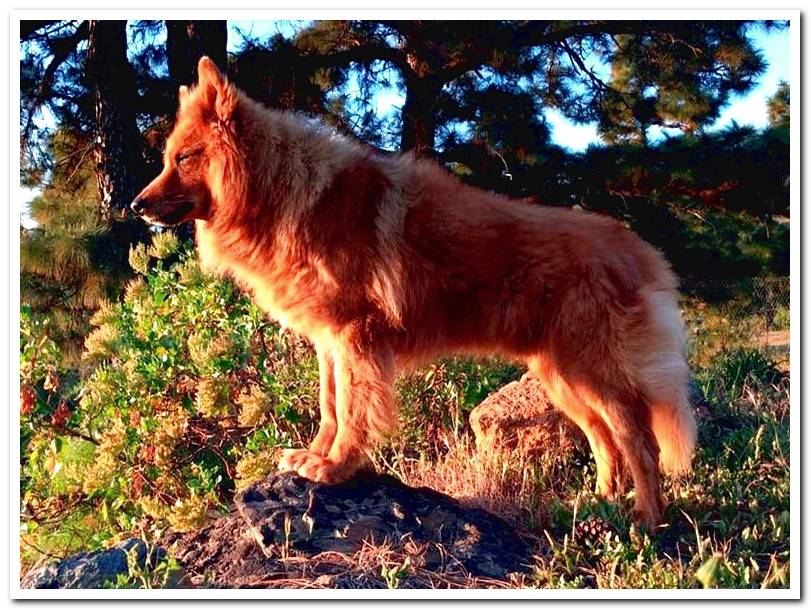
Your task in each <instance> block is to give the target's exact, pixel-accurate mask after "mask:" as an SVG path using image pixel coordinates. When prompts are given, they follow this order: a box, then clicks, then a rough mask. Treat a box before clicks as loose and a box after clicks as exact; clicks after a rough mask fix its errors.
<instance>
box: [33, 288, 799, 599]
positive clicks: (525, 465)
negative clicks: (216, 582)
mask: <svg viewBox="0 0 811 610" xmlns="http://www.w3.org/2000/svg"><path fill="white" fill-rule="evenodd" d="M726 316H728V312H724V311H723V310H722V309H721V308H718V307H715V306H706V305H705V306H700V305H696V304H695V303H688V304H687V306H686V318H687V319H688V323H689V324H690V327H691V328H692V329H693V334H692V337H691V338H692V344H693V349H692V351H691V356H690V357H691V365H692V369H693V372H694V385H695V388H694V389H695V391H696V395H697V397H698V398H699V399H700V400H698V403H699V404H698V405H697V412H698V416H699V449H698V453H697V455H696V459H695V462H694V469H693V472H692V473H691V474H689V475H687V476H684V477H681V478H678V479H667V480H665V482H664V493H665V496H666V498H667V500H668V501H669V502H670V505H669V507H668V509H667V512H666V515H665V522H666V525H664V526H662V527H660V528H659V529H658V530H657V531H656V532H652V533H646V532H643V531H639V530H637V529H635V528H634V526H633V525H632V523H631V521H630V519H629V513H630V508H631V506H632V504H633V492H628V494H626V495H625V496H624V497H622V498H620V500H619V501H618V502H617V503H615V504H612V503H608V502H606V501H605V500H603V499H601V498H599V497H597V496H596V495H595V494H594V493H593V490H594V488H595V467H594V463H593V460H592V458H591V455H590V454H589V453H588V452H586V451H579V452H578V451H577V450H575V451H574V453H573V454H570V455H566V456H564V455H562V454H561V453H560V451H558V450H557V449H556V448H555V447H551V448H550V451H549V452H547V453H546V454H545V455H544V456H542V457H541V458H537V459H532V460H528V459H526V458H524V457H522V456H520V455H498V454H492V453H488V454H487V455H482V454H481V453H479V452H478V451H477V450H476V447H475V442H474V440H473V437H472V433H471V431H470V428H469V427H468V424H467V421H468V415H469V412H470V410H471V409H472V408H474V407H475V406H476V405H477V404H478V403H479V402H481V400H482V399H483V398H484V397H485V396H487V395H488V394H489V393H491V392H493V391H495V390H497V389H498V388H499V387H501V386H502V385H504V384H505V383H507V382H509V381H512V380H514V379H517V378H518V377H519V376H520V375H521V373H522V371H521V370H520V369H519V368H516V367H515V366H513V365H511V364H508V363H504V362H501V361H499V360H493V359H491V360H486V361H483V362H473V361H470V360H464V359H454V360H448V361H444V362H441V363H438V364H436V365H433V366H430V367H428V368H426V369H424V370H422V371H419V372H417V373H413V374H411V375H408V376H407V377H404V378H403V379H401V380H400V381H399V383H398V392H399V395H400V399H401V403H402V404H403V410H402V417H401V429H400V432H399V433H398V434H397V435H396V436H395V437H394V438H393V439H392V440H391V442H390V443H389V444H388V445H387V446H385V447H383V448H381V449H380V450H379V451H378V452H377V454H376V455H375V456H374V462H375V465H376V466H377V468H378V469H379V470H381V471H388V472H391V473H393V474H395V475H397V476H399V477H400V478H401V479H402V480H404V481H405V482H406V483H408V484H410V485H426V486H429V487H432V488H434V489H437V490H439V491H441V492H444V493H447V494H449V495H451V496H453V497H455V498H457V499H459V500H460V501H461V502H463V503H465V504H467V505H469V506H474V507H481V508H484V509H486V510H489V511H490V512H492V513H494V514H496V515H499V516H500V517H502V518H504V519H506V520H507V521H508V522H510V523H511V524H512V525H513V526H514V527H515V528H516V530H518V531H519V532H521V533H522V534H523V535H524V536H526V537H527V538H528V539H530V540H532V541H534V544H535V547H534V557H533V559H532V565H531V566H530V570H529V571H528V572H527V573H526V574H523V575H514V576H512V577H511V578H509V579H505V580H494V579H482V578H475V577H473V576H471V575H470V574H468V573H466V572H465V570H464V569H463V568H462V567H461V564H459V563H458V562H455V561H454V560H453V557H452V556H450V555H448V553H447V552H446V551H445V550H443V549H441V548H438V547H436V545H434V546H433V547H432V546H431V545H422V546H416V545H411V546H409V545H405V546H403V547H395V546H393V545H391V544H389V543H387V542H384V543H382V544H372V543H367V544H365V545H364V546H363V547H362V548H361V549H359V550H358V551H357V552H355V553H353V554H341V553H322V554H320V555H317V556H314V557H306V556H301V555H296V554H295V553H292V554H290V555H289V556H285V557H284V560H283V564H284V565H283V566H282V569H280V572H279V574H280V575H279V577H278V578H274V579H272V581H268V582H262V583H252V586H262V587H273V588H275V587H303V588H323V587H357V588H413V587H419V588H480V587H486V588H516V587H538V588H550V587H555V588H559V587H566V588H586V587H588V588H593V587H611V588H622V587H628V588H688V587H724V588H730V587H732V588H741V587H742V588H761V587H763V588H768V587H788V586H789V584H790V583H789V568H790V562H791V557H790V554H789V540H790V534H791V532H790V518H789V496H790V486H789V479H790V477H789V474H790V472H789V456H790V449H789V426H790V417H789V395H790V394H789V378H788V375H787V374H786V373H784V372H782V370H781V368H779V367H777V366H776V365H775V362H774V361H773V359H772V357H771V355H770V353H769V352H768V351H767V350H766V349H763V348H762V347H761V346H758V345H756V346H755V347H753V346H752V335H751V333H749V331H748V330H747V329H748V326H746V324H742V325H740V326H738V325H735V324H732V325H730V323H729V319H728V317H726ZM724 329H726V332H724ZM730 329H734V332H730ZM81 457H82V456H81V455H78V454H77V458H76V459H77V460H79V459H80V458H81ZM103 518H104V516H103V515H101V516H95V515H80V514H76V515H75V519H76V523H75V527H76V528H81V527H84V526H85V525H86V522H90V521H93V522H96V521H98V519H102V520H103ZM72 527H73V525H72V524H71V523H66V524H65V527H64V528H62V530H60V531H62V533H63V535H64V536H67V537H68V538H70V537H71V529H72ZM25 539H26V535H25V534H24V535H23V540H24V541H25ZM51 542H52V543H53V545H54V546H58V545H60V544H65V545H67V546H70V540H61V539H60V540H56V539H54V540H52V541H51ZM47 550H48V549H28V550H26V549H25V548H24V549H23V555H24V556H29V555H28V554H30V556H31V557H33V556H34V555H36V554H37V553H39V554H42V551H45V552H47ZM35 551H36V552H35ZM437 552H438V553H440V554H441V555H442V556H443V557H445V558H446V561H445V562H444V563H443V566H442V568H441V569H430V570H429V569H427V567H426V565H427V564H428V563H429V562H428V561H427V560H426V558H427V557H429V556H431V555H432V554H434V555H435V554H436V553H437ZM171 567H172V568H174V566H171ZM169 571H170V570H169V569H168V568H167V567H166V566H160V567H159V569H155V570H154V571H152V572H149V573H137V572H133V573H132V574H130V575H129V576H127V577H122V578H121V579H119V580H120V582H115V583H109V586H113V587H147V586H161V582H163V579H164V578H166V577H167V574H168V573H169ZM196 584H197V586H206V584H205V582H200V583H196Z"/></svg>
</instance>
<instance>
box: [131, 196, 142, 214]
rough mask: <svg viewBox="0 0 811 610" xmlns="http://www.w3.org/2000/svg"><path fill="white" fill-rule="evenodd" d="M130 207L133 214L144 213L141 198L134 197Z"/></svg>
mask: <svg viewBox="0 0 811 610" xmlns="http://www.w3.org/2000/svg"><path fill="white" fill-rule="evenodd" d="M130 209H131V210H132V213H133V214H135V215H136V216H141V215H142V214H143V213H144V210H145V209H146V206H144V202H143V201H142V200H140V199H135V200H134V201H133V202H132V203H131V204H130Z"/></svg>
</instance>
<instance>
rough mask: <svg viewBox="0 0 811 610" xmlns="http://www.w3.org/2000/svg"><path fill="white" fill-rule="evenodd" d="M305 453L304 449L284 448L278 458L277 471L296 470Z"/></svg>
mask: <svg viewBox="0 0 811 610" xmlns="http://www.w3.org/2000/svg"><path fill="white" fill-rule="evenodd" d="M307 453H308V452H307V450H306V449H285V450H284V453H282V457H281V459H280V460H279V472H297V471H298V466H299V464H301V463H302V461H303V460H304V459H305V456H306V454H307Z"/></svg>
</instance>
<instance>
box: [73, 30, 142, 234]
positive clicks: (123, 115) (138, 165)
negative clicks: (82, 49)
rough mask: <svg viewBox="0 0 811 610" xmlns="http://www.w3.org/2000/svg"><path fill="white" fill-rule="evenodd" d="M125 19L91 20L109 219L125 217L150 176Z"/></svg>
mask: <svg viewBox="0 0 811 610" xmlns="http://www.w3.org/2000/svg"><path fill="white" fill-rule="evenodd" d="M126 25H127V22H126V21H91V22H90V23H89V43H88V48H87V60H86V64H85V72H86V75H87V78H88V80H89V84H90V87H91V88H92V90H93V97H94V103H95V119H96V124H95V134H94V140H95V148H94V158H95V164H96V178H97V181H98V187H99V195H100V197H101V210H102V217H103V218H104V219H105V220H107V221H112V220H122V219H124V218H126V216H127V212H128V210H129V205H130V203H131V202H132V200H133V198H134V197H135V195H137V194H138V192H139V191H140V190H141V188H142V187H143V185H144V184H145V182H146V179H145V178H146V176H145V174H146V171H145V169H146V164H145V162H144V156H143V145H142V141H141V134H140V132H139V130H138V126H137V123H136V114H135V106H136V104H137V100H138V91H137V87H136V83H135V73H134V71H133V69H132V66H131V65H130V63H129V61H128V60H127V29H126Z"/></svg>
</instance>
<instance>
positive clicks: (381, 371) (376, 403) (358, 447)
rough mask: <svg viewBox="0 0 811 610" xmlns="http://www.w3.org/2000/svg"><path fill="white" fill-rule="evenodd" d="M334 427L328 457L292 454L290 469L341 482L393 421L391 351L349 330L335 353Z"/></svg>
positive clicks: (316, 479)
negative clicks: (293, 461)
mask: <svg viewBox="0 0 811 610" xmlns="http://www.w3.org/2000/svg"><path fill="white" fill-rule="evenodd" d="M333 358H334V369H335V376H334V378H335V415H336V419H337V429H336V433H335V438H334V441H333V442H332V446H331V447H330V450H329V453H328V454H327V455H326V456H323V455H319V454H317V453H313V452H311V451H308V452H306V453H303V454H299V455H296V456H295V463H294V464H293V465H294V469H295V470H296V471H297V472H298V473H299V474H300V475H301V476H304V477H307V478H308V479H312V480H314V481H319V482H323V483H339V482H341V481H343V480H345V479H347V478H349V477H350V476H351V475H352V474H353V473H354V472H355V471H356V470H357V469H358V467H359V466H360V465H361V464H362V462H363V461H364V460H365V458H366V454H367V452H368V451H369V449H371V447H372V446H373V444H374V443H375V442H376V441H378V440H380V439H381V438H382V437H383V436H384V435H385V434H386V433H387V432H389V431H390V430H391V429H392V428H393V427H394V424H395V422H396V416H397V412H396V408H395V400H394V390H393V382H394V374H395V358H394V352H393V350H391V348H389V347H388V346H387V345H385V343H381V342H375V343H374V344H373V343H372V342H369V341H364V339H363V337H361V336H359V334H357V333H355V332H353V331H349V332H347V333H345V334H344V336H342V337H341V340H340V342H339V343H337V344H336V346H335V349H334V351H333Z"/></svg>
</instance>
